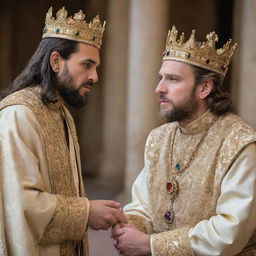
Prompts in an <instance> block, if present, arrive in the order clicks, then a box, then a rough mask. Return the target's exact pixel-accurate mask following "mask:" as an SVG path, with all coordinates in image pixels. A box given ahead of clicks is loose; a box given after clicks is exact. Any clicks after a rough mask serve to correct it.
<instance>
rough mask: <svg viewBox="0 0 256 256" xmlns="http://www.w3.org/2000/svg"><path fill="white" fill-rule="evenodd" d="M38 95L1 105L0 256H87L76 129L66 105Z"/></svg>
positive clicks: (32, 91)
mask: <svg viewBox="0 0 256 256" xmlns="http://www.w3.org/2000/svg"><path fill="white" fill-rule="evenodd" d="M39 90H40V89H39V88H38V87H33V88H26V89H23V90H21V91H18V92H15V93H13V94H11V95H9V96H7V97H6V98H5V99H3V100H2V101H1V102H0V110H1V111H0V123H1V129H0V159H1V162H0V177H1V180H0V195H1V197H0V221H1V226H0V231H1V232H0V255H12V256H22V255H24V256H37V255H38V256H39V255H40V256H41V255H42V256H62V255H63V256H75V255H76V256H77V255H79V256H84V255H88V246H87V235H86V227H87V221H88V214H89V203H88V199H87V198H86V197H84V188H83V180H82V174H81V165H80V153H79V145H78V141H77V135H76V131H75V125H74V122H73V119H72V117H71V115H70V113H69V111H68V110H67V108H66V107H65V106H64V105H63V104H61V103H56V104H48V105H44V104H43V102H42V101H41V97H40V94H39Z"/></svg>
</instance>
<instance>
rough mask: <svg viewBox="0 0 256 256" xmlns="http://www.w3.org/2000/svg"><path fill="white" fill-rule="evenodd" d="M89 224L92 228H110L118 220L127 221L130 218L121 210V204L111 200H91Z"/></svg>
mask: <svg viewBox="0 0 256 256" xmlns="http://www.w3.org/2000/svg"><path fill="white" fill-rule="evenodd" d="M89 203H90V210H89V218H88V226H89V227H90V228H92V229H95V230H99V229H104V230H105V229H108V228H110V227H111V226H112V225H115V224H117V223H118V222H122V223H127V222H128V220H127V218H126V217H125V215H124V214H123V213H122V211H121V210H120V204H119V203H118V202H115V201H110V200H91V201H89Z"/></svg>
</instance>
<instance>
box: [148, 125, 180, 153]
mask: <svg viewBox="0 0 256 256" xmlns="http://www.w3.org/2000/svg"><path fill="white" fill-rule="evenodd" d="M176 126H177V123H168V124H164V125H161V126H159V127H158V128H156V129H154V130H152V131H151V132H150V134H149V136H148V138H147V142H146V147H145V156H147V157H149V155H155V154H156V152H159V150H161V148H162V146H163V144H165V143H166V141H168V139H169V138H170V136H171V135H172V133H173V132H174V131H175V127H176Z"/></svg>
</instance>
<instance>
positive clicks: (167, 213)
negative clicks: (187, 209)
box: [164, 211, 173, 222]
mask: <svg viewBox="0 0 256 256" xmlns="http://www.w3.org/2000/svg"><path fill="white" fill-rule="evenodd" d="M164 218H165V220H166V221H167V222H172V219H173V215H172V213H171V212H170V211H166V213H165V215H164Z"/></svg>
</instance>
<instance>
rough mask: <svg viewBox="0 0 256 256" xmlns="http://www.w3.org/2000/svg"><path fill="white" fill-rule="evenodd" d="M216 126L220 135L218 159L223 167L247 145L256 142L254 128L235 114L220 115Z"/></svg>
mask: <svg viewBox="0 0 256 256" xmlns="http://www.w3.org/2000/svg"><path fill="white" fill-rule="evenodd" d="M217 128H218V129H219V131H218V132H219V133H221V136H222V145H221V147H220V155H219V161H220V163H221V165H222V166H223V167H225V166H226V167H228V166H229V165H230V164H231V163H232V162H233V161H234V160H235V159H236V158H237V156H238V155H239V154H240V153H241V152H242V150H243V149H244V148H245V147H246V146H247V145H249V144H251V143H254V142H256V132H255V130H254V129H253V128H252V127H251V126H250V125H249V124H247V123H246V122H244V121H243V120H242V119H241V118H240V117H239V116H237V115H234V114H228V115H226V116H225V117H222V120H220V125H219V126H218V125H217ZM216 130H217V129H216Z"/></svg>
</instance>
